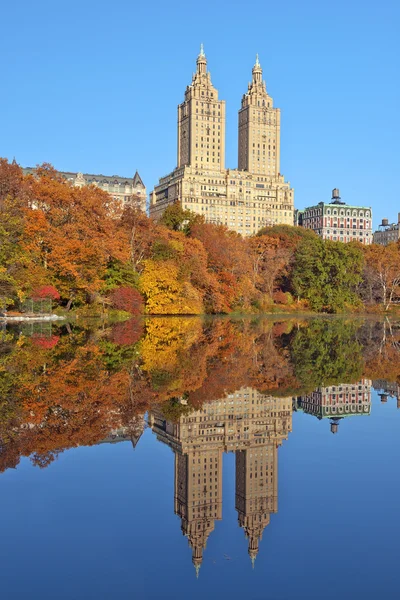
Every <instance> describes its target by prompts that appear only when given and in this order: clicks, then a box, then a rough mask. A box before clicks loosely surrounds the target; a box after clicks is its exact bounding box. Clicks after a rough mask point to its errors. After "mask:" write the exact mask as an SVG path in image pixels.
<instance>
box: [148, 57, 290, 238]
mask: <svg viewBox="0 0 400 600" xmlns="http://www.w3.org/2000/svg"><path fill="white" fill-rule="evenodd" d="M225 123H226V121H225V101H224V100H221V99H220V98H219V96H218V90H217V89H216V88H215V87H214V86H213V84H212V83H211V76H210V73H209V71H207V59H206V56H205V54H204V51H203V48H201V51H200V54H199V56H198V57H197V69H196V73H195V74H194V75H193V79H192V83H191V84H190V85H189V86H188V87H187V88H186V92H185V99H184V101H183V103H182V104H180V105H179V106H178V157H177V168H176V169H175V170H174V171H173V172H172V173H170V174H169V175H167V176H166V177H163V178H161V179H160V181H159V184H158V185H157V186H156V187H155V189H154V191H153V192H152V193H151V194H150V216H152V217H153V218H154V219H155V220H158V219H159V218H160V217H161V215H162V214H163V212H164V210H165V209H166V207H167V206H169V205H171V204H173V203H174V202H180V203H181V205H182V207H183V208H184V209H189V210H191V211H193V212H195V213H198V214H200V215H203V216H204V218H205V220H206V222H208V223H215V224H221V225H225V226H226V227H228V228H229V229H231V230H233V231H236V232H238V233H240V234H241V235H244V236H248V235H253V234H255V233H257V231H259V230H260V229H261V228H262V227H265V226H269V225H274V224H278V223H286V224H289V225H292V224H293V211H294V192H293V189H291V187H290V184H289V183H288V182H285V180H284V177H283V175H281V173H280V110H279V109H278V108H274V106H273V100H272V98H271V96H269V94H268V93H267V90H266V85H265V81H263V78H262V69H261V66H260V63H259V60H258V57H257V60H256V63H255V65H254V67H253V71H252V81H251V83H249V85H248V90H247V92H246V93H245V94H244V95H243V98H242V104H241V109H240V111H239V147H238V165H239V168H238V169H226V168H225Z"/></svg>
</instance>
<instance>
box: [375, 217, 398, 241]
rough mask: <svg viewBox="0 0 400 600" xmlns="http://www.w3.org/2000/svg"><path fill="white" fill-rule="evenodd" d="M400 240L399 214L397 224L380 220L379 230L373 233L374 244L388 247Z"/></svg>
mask: <svg viewBox="0 0 400 600" xmlns="http://www.w3.org/2000/svg"><path fill="white" fill-rule="evenodd" d="M399 240H400V213H398V216H397V223H389V221H388V219H382V223H381V224H380V225H379V229H378V230H377V231H375V232H374V244H380V245H381V246H388V245H389V244H393V243H394V242H398V241H399Z"/></svg>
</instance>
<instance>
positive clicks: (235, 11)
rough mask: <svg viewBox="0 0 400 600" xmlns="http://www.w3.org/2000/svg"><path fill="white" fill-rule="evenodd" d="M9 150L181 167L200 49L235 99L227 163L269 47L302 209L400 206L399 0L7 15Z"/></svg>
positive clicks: (118, 170)
mask: <svg viewBox="0 0 400 600" xmlns="http://www.w3.org/2000/svg"><path fill="white" fill-rule="evenodd" d="M0 22H1V24H2V28H1V36H0V51H1V56H2V59H3V60H2V68H1V71H2V73H1V82H2V86H1V87H2V93H1V94H0V156H5V157H8V158H9V159H12V158H13V157H14V156H15V157H16V159H17V161H18V162H19V163H20V164H22V165H23V166H27V165H35V164H38V163H41V162H51V163H52V164H53V165H54V166H55V167H56V168H58V169H60V170H73V171H84V172H85V171H86V172H93V173H104V174H108V175H112V174H120V175H124V176H132V175H133V173H134V172H135V170H136V169H138V170H139V172H140V174H141V176H142V178H143V180H144V182H145V184H146V186H147V188H148V190H149V191H150V190H151V189H152V187H153V186H154V184H155V183H156V182H157V180H158V178H159V177H160V176H162V175H165V174H166V173H168V172H169V171H171V170H172V169H173V168H174V167H175V166H176V118H177V117H176V107H177V104H178V103H180V102H181V101H182V99H183V94H184V90H185V87H186V85H187V84H189V83H190V81H191V75H192V72H193V70H194V69H195V60H196V56H197V54H198V51H199V46H200V42H203V43H204V47H205V51H206V55H207V58H208V66H209V70H210V71H211V76H212V81H213V83H214V85H215V86H216V87H217V88H218V90H219V93H220V97H221V98H222V99H224V100H226V103H227V139H226V146H227V152H226V165H227V166H229V167H231V168H235V167H236V166H237V111H238V109H239V107H240V100H241V96H242V94H243V93H244V92H245V91H246V87H247V83H248V81H249V79H250V77H251V68H252V66H253V64H254V61H255V54H256V52H258V53H259V55H260V62H261V65H262V67H263V70H264V78H265V79H266V82H267V90H268V91H269V93H270V94H271V95H272V97H273V99H274V102H275V106H277V107H279V108H281V111H282V134H281V135H282V138H281V139H282V153H281V170H282V173H283V174H284V175H285V177H286V179H287V180H289V181H290V182H291V184H292V185H293V187H294V188H295V205H296V207H298V208H302V207H304V206H305V205H309V204H312V203H314V202H319V201H321V200H329V199H330V193H331V190H332V188H333V187H335V186H336V187H339V188H340V190H341V195H342V199H343V200H345V201H347V202H349V203H354V204H366V205H368V206H372V208H373V210H374V223H375V224H377V223H378V221H379V219H381V218H382V217H386V216H387V217H388V218H389V219H391V220H394V218H395V217H396V216H397V212H398V211H399V210H400V202H399V194H398V176H397V175H398V171H399V162H400V160H399V159H400V151H399V147H398V140H399V137H400V117H399V104H400V103H399V101H400V83H399V82H400V80H399V73H400V69H399V56H400V41H399V33H398V31H399V26H400V2H398V1H397V0H381V2H379V3H377V2H372V1H371V0H364V1H361V0H347V1H346V2H345V1H343V0H337V1H336V2H323V1H321V0H320V1H316V0H313V1H310V0H304V1H302V2H300V1H295V0H287V1H284V0H283V1H281V2H276V1H274V2H270V1H264V2H262V1H259V2H257V3H249V2H236V1H235V0H234V1H231V2H216V1H214V2H211V1H210V0H203V1H202V2H201V3H200V4H198V3H193V2H190V1H187V2H183V1H177V0H171V1H170V2H161V1H160V0H155V1H153V2H140V3H139V2H135V1H130V2H128V1H123V0H114V2H104V1H103V2H102V1H101V0H98V1H96V2H94V1H93V0H81V1H80V2H76V1H75V0H69V1H68V2H64V3H60V2H54V0H53V1H43V0H37V1H36V2H28V1H27V0H23V1H22V2H19V3H6V4H5V5H4V6H2V8H1V12H0Z"/></svg>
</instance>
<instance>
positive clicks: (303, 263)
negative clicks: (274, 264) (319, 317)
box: [291, 236, 363, 312]
mask: <svg viewBox="0 0 400 600" xmlns="http://www.w3.org/2000/svg"><path fill="white" fill-rule="evenodd" d="M362 267H363V255H362V252H361V250H360V249H359V247H358V246H357V245H352V244H341V243H340V242H332V241H330V240H322V239H321V238H319V237H317V236H315V237H314V238H305V239H304V240H303V241H302V242H301V243H300V245H299V246H298V248H297V250H296V254H295V260H294V266H293V275H292V282H291V283H292V286H293V290H294V293H295V294H296V296H297V297H298V298H304V299H306V300H307V301H308V302H309V304H310V306H311V308H313V309H314V310H317V311H322V312H338V311H340V310H344V309H345V308H346V306H352V305H357V304H358V303H359V299H358V297H357V294H356V289H357V287H358V285H359V284H360V281H361V274H362Z"/></svg>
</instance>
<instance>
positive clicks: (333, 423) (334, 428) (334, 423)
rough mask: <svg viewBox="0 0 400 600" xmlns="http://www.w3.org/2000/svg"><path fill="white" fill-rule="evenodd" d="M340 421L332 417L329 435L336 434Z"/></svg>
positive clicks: (338, 418)
mask: <svg viewBox="0 0 400 600" xmlns="http://www.w3.org/2000/svg"><path fill="white" fill-rule="evenodd" d="M340 419H341V417H333V419H331V420H330V424H331V433H337V432H338V429H339V421H340Z"/></svg>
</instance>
